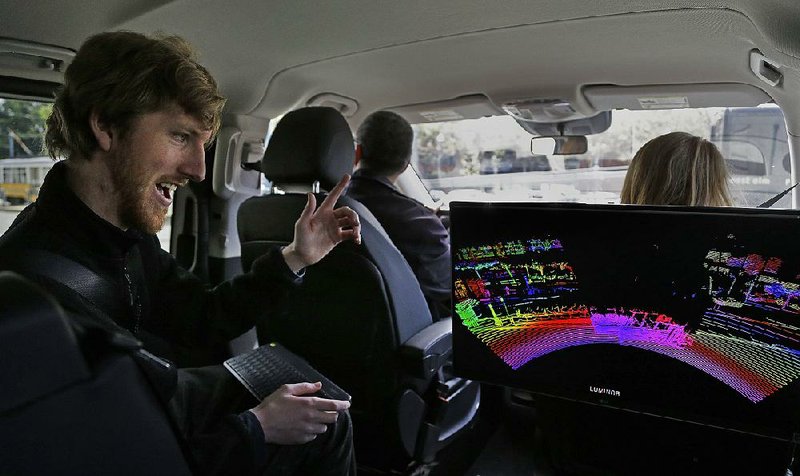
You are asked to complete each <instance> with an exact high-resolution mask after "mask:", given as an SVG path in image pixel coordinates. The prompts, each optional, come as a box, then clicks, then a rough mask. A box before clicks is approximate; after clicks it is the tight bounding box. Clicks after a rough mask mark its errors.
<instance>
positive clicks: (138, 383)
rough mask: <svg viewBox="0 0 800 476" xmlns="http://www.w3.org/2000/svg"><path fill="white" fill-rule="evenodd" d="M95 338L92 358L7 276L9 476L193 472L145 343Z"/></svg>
mask: <svg viewBox="0 0 800 476" xmlns="http://www.w3.org/2000/svg"><path fill="white" fill-rule="evenodd" d="M87 335H88V334H87ZM88 340H89V341H92V342H93V344H92V345H91V351H90V352H87V351H86V349H85V348H82V344H81V345H79V340H78V339H77V338H76V334H75V332H73V327H72V326H71V325H70V324H69V323H68V320H67V318H66V317H65V315H64V313H63V311H62V310H61V308H60V306H59V305H58V304H57V303H56V302H55V301H54V300H53V299H52V298H51V297H50V296H49V295H47V294H46V293H45V292H44V291H42V290H41V289H40V288H39V287H38V286H36V285H34V284H32V283H31V282H30V281H28V280H26V279H24V278H22V277H21V276H20V275H18V274H16V273H12V272H10V271H4V272H0V362H2V365H1V366H0V388H2V391H0V448H2V450H0V474H3V475H6V474H8V475H11V474H15V475H16V474H81V475H106V474H115V475H116V474H119V475H142V474H148V475H162V474H163V475H188V474H192V472H191V471H190V466H189V459H188V458H187V457H186V456H185V453H184V451H183V446H182V444H181V440H180V439H179V437H178V436H177V433H176V432H175V431H174V430H173V426H172V425H171V422H170V420H169V417H168V416H167V414H166V411H165V409H164V407H163V405H162V404H161V402H160V401H159V399H158V397H157V396H156V394H155V393H154V392H153V390H152V389H151V387H150V385H149V382H148V381H147V380H146V377H145V376H144V375H143V374H142V372H141V371H140V369H139V366H138V365H137V364H136V363H135V362H134V359H133V358H132V356H131V355H132V352H135V351H136V350H138V346H139V344H138V342H137V341H135V340H133V339H130V338H125V337H124V336H122V335H119V336H114V335H109V334H105V335H104V337H103V338H100V337H99V335H94V337H93V338H92V339H88Z"/></svg>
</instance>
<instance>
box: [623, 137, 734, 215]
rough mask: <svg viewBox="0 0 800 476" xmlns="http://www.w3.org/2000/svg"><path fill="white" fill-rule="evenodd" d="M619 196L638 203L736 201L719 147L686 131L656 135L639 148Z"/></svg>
mask: <svg viewBox="0 0 800 476" xmlns="http://www.w3.org/2000/svg"><path fill="white" fill-rule="evenodd" d="M620 200H621V202H622V203H632V204H637V205H693V206H695V205H699V206H730V205H732V204H733V202H732V200H731V197H730V192H729V191H728V170H727V168H726V166H725V159H724V158H723V157H722V154H721V153H720V151H719V149H717V147H716V146H715V145H714V144H712V143H711V142H709V141H707V140H705V139H703V138H700V137H697V136H694V135H692V134H688V133H686V132H671V133H669V134H665V135H662V136H659V137H656V138H655V139H652V140H650V141H649V142H648V143H646V144H645V145H643V146H642V148H641V149H639V151H638V152H636V155H635V156H634V157H633V160H632V161H631V165H630V167H628V173H627V174H626V175H625V183H624V184H623V185H622V193H621V194H620Z"/></svg>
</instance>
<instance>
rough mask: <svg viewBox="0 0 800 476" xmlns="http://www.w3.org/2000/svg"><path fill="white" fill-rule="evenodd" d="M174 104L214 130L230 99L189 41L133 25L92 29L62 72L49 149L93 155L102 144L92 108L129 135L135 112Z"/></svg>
mask: <svg viewBox="0 0 800 476" xmlns="http://www.w3.org/2000/svg"><path fill="white" fill-rule="evenodd" d="M173 104H174V105H177V106H180V107H181V108H183V110H184V111H185V112H186V113H187V114H190V115H192V116H195V117H197V118H198V119H199V120H200V121H201V122H202V123H203V125H204V126H205V127H206V128H207V129H208V130H210V131H211V132H212V137H213V136H214V135H215V134H216V132H217V130H219V127H220V117H221V114H222V108H223V106H224V105H225V98H223V97H222V96H221V95H220V93H219V91H218V89H217V83H216V81H214V78H213V77H212V76H211V74H210V73H209V72H208V71H207V70H206V69H205V68H204V67H203V66H201V65H200V64H199V63H197V61H196V58H195V54H194V51H193V50H192V47H191V46H190V45H189V43H187V42H186V41H185V40H183V39H182V38H180V37H177V36H155V37H149V36H146V35H142V34H140V33H135V32H131V31H116V32H107V33H100V34H97V35H94V36H92V37H90V38H89V39H87V40H86V42H84V43H83V45H82V46H81V48H80V49H79V50H78V53H77V54H76V55H75V59H74V60H73V61H72V63H71V64H70V65H69V67H67V70H66V72H65V74H64V86H63V87H62V88H61V89H60V90H59V92H58V94H57V95H56V100H55V103H54V104H53V111H52V113H51V114H50V117H49V118H48V119H47V133H46V135H45V143H46V145H47V150H48V153H49V154H50V155H51V156H52V157H53V158H54V159H55V158H57V157H72V156H80V157H82V158H84V159H88V158H89V156H90V154H91V153H92V151H93V150H94V149H95V148H96V147H97V142H96V140H95V137H94V134H93V133H92V130H91V128H90V127H89V115H90V114H91V113H92V111H97V113H98V115H99V117H100V120H101V121H102V122H105V123H107V124H108V125H111V126H114V127H117V128H118V129H119V130H120V132H121V135H123V136H124V135H125V133H126V132H127V131H128V128H129V127H130V124H131V121H132V120H133V119H134V118H135V117H137V116H139V115H141V114H145V113H150V112H157V111H160V110H163V109H165V108H166V107H169V106H170V105H173Z"/></svg>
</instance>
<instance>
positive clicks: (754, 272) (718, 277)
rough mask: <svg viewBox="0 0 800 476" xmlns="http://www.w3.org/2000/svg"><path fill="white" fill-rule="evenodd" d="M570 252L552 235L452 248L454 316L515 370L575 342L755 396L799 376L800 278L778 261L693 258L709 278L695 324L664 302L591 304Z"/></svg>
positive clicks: (722, 255) (726, 253)
mask: <svg viewBox="0 0 800 476" xmlns="http://www.w3.org/2000/svg"><path fill="white" fill-rule="evenodd" d="M567 251H568V250H567V249H566V248H565V246H563V245H562V241H561V240H559V239H557V238H552V237H544V238H542V237H533V238H531V239H529V240H527V241H519V240H517V241H508V242H500V243H494V244H485V245H481V246H469V247H463V248H460V249H458V250H456V254H455V258H454V296H455V311H456V314H457V316H458V318H459V319H460V320H461V322H462V323H463V325H464V326H465V327H466V328H467V329H468V330H469V332H471V333H472V334H473V335H475V336H476V337H477V338H478V339H479V340H480V341H481V342H482V343H483V344H485V345H486V346H487V347H488V348H489V349H490V350H491V351H492V352H493V353H494V354H495V355H497V356H498V357H499V358H500V359H502V361H503V362H505V364H507V365H508V366H509V367H511V368H512V369H514V370H516V369H519V368H520V367H522V366H523V365H525V364H527V363H529V362H531V361H533V360H535V359H537V358H539V357H542V356H544V355H547V354H550V353H554V352H558V351H561V350H563V349H567V348H570V347H577V346H585V345H596V344H613V345H619V346H629V347H633V348H638V349H642V350H645V351H649V352H655V353H658V354H661V355H664V356H667V357H670V358H672V359H675V360H678V361H680V362H683V363H685V364H686V365H690V366H692V367H694V368H696V369H699V370H701V371H702V372H705V373H706V374H708V375H710V376H712V377H714V378H715V379H717V380H719V381H720V382H723V383H724V384H726V385H727V386H729V387H730V388H732V389H733V390H735V391H736V392H738V393H739V394H741V395H742V396H744V397H746V398H747V399H749V400H750V401H752V402H759V401H761V400H763V399H765V398H766V397H768V396H769V395H771V394H773V393H775V392H776V391H778V390H779V389H781V388H782V387H784V386H786V385H788V384H790V383H792V382H793V381H795V380H796V379H798V378H800V355H799V354H800V352H798V350H797V349H798V348H800V328H798V327H796V326H794V325H792V324H791V323H792V322H796V320H795V319H792V317H794V316H797V315H800V284H798V281H800V276H799V275H798V274H797V273H794V274H791V273H788V275H789V276H794V279H793V280H788V281H787V280H786V278H785V276H787V273H786V272H785V270H783V272H782V270H781V268H782V266H783V265H784V260H783V259H782V258H780V257H765V256H761V255H758V254H754V253H750V254H745V255H738V254H737V252H736V251H734V250H733V249H732V250H723V249H711V250H709V251H708V252H707V254H706V256H705V259H703V260H702V262H698V263H697V264H696V265H697V267H698V269H700V270H702V272H703V273H704V274H705V278H704V279H705V282H704V283H703V284H702V285H700V286H699V287H698V288H697V289H696V290H695V293H696V295H700V296H701V297H703V298H705V300H704V301H703V302H707V303H708V305H707V306H706V307H705V309H704V311H702V316H700V317H699V319H694V321H693V323H692V324H691V325H690V324H689V322H690V321H691V319H689V318H688V317H687V316H679V315H674V316H672V315H668V314H666V313H665V310H664V309H655V308H653V309H640V308H630V307H629V308H625V307H623V304H624V303H617V304H611V305H609V303H602V304H601V303H596V302H587V301H586V300H585V299H584V298H583V297H581V293H580V290H581V281H580V270H576V269H574V268H573V266H572V265H571V263H570V261H569V260H568V258H567V256H568V255H567V254H566V252H567ZM781 276H783V278H781ZM609 279H611V278H609ZM674 294H676V293H673V295H674ZM693 296H695V295H693ZM763 311H768V312H763ZM764 315H768V316H777V317H767V318H764V317H763V316H764Z"/></svg>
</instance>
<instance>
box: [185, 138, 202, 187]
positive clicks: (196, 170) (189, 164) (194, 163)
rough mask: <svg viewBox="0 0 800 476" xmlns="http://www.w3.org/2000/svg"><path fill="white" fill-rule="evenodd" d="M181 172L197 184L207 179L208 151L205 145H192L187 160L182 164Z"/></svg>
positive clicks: (197, 143) (200, 143)
mask: <svg viewBox="0 0 800 476" xmlns="http://www.w3.org/2000/svg"><path fill="white" fill-rule="evenodd" d="M180 172H181V173H182V174H183V175H186V176H187V177H189V178H190V179H191V180H193V181H195V182H200V181H202V180H203V179H204V178H205V177H206V149H205V143H203V142H199V141H198V142H196V143H194V144H192V148H191V150H189V151H187V156H186V157H185V160H184V161H183V162H182V163H181V169H180Z"/></svg>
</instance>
